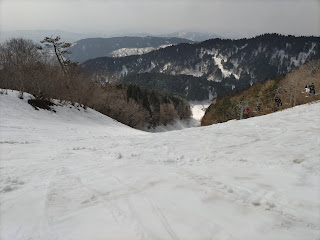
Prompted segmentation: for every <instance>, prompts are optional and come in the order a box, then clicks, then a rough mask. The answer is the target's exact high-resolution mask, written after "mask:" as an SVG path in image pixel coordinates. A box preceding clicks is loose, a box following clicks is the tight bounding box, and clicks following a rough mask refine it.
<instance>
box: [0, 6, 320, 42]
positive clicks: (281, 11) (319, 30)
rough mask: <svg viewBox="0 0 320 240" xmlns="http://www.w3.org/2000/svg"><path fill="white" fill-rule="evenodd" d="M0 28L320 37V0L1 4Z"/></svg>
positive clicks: (84, 31) (82, 31) (83, 31)
mask: <svg viewBox="0 0 320 240" xmlns="http://www.w3.org/2000/svg"><path fill="white" fill-rule="evenodd" d="M0 20H1V21H0V30H2V31H4V30H35V29H61V30H66V31H73V32H81V33H87V32H104V33H112V32H148V33H152V34H156V33H169V32H174V31H181V30H193V31H198V32H212V33H220V34H232V33H236V34H240V35H242V36H246V35H248V36H249V35H250V36H252V35H256V34H261V33H266V32H277V33H282V34H294V35H317V36H319V35H320V0H0Z"/></svg>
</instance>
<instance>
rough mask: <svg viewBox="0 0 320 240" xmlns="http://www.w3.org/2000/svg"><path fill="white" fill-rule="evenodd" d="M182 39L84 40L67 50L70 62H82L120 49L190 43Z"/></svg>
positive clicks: (130, 38) (110, 54)
mask: <svg viewBox="0 0 320 240" xmlns="http://www.w3.org/2000/svg"><path fill="white" fill-rule="evenodd" d="M191 42H192V41H190V40H187V39H182V38H168V37H150V36H149V37H113V38H86V39H82V40H79V41H77V42H76V43H75V44H74V45H73V46H72V47H70V48H69V49H68V51H70V52H71V55H70V60H71V61H74V62H84V61H86V60H88V59H92V58H97V57H104V56H109V57H111V56H113V54H112V52H114V51H116V50H119V49H122V48H147V47H153V48H156V47H160V46H162V45H170V44H179V43H191Z"/></svg>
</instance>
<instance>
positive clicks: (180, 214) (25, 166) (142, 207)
mask: <svg viewBox="0 0 320 240" xmlns="http://www.w3.org/2000/svg"><path fill="white" fill-rule="evenodd" d="M26 101H27V99H24V100H20V99H18V98H17V96H16V93H10V94H9V96H7V95H0V111H1V112H0V114H1V115H0V116H1V117H0V121H1V122H0V133H1V134H0V153H1V160H0V171H1V174H0V194H1V197H0V239H1V240H7V239H8V240H9V239H10V240H12V239H48V240H50V239H69V240H71V239H77V240H81V239H93V240H94V239H216V240H219V239H246V240H248V239H249V240H250V239H266V240H270V239H281V240H282V239H290V240H291V239H317V238H318V237H319V235H320V227H319V221H320V211H319V210H320V192H319V189H320V174H319V173H320V162H319V159H320V150H319V144H320V128H319V126H318V123H319V122H320V103H316V104H310V105H304V106H299V107H296V108H294V109H290V110H286V111H283V112H277V113H275V114H271V115H267V116H263V117H256V118H251V119H248V120H243V121H231V122H227V123H223V124H217V125H214V126H209V127H200V128H191V129H185V130H181V131H173V132H166V133H145V132H142V131H138V130H134V129H131V128H129V127H127V126H124V125H122V124H120V123H118V122H116V121H114V120H112V119H110V118H108V117H106V116H104V115H102V114H99V113H97V112H95V111H93V110H91V109H87V110H85V111H84V110H83V109H79V110H78V109H77V108H75V107H72V106H69V107H59V106H57V107H55V109H56V111H57V113H53V112H48V111H45V110H39V111H35V110H34V109H33V108H32V107H31V106H30V105H28V104H27V103H26ZM70 107H71V108H70Z"/></svg>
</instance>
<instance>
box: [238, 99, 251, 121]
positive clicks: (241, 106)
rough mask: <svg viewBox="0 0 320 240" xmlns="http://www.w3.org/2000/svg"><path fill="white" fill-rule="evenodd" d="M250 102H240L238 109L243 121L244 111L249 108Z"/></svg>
mask: <svg viewBox="0 0 320 240" xmlns="http://www.w3.org/2000/svg"><path fill="white" fill-rule="evenodd" d="M248 103H249V102H248V101H238V107H239V108H240V120H242V119H243V110H244V109H245V108H247V107H248Z"/></svg>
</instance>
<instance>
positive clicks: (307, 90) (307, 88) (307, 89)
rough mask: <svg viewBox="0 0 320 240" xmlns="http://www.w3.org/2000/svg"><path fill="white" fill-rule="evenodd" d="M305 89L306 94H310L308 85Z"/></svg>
mask: <svg viewBox="0 0 320 240" xmlns="http://www.w3.org/2000/svg"><path fill="white" fill-rule="evenodd" d="M304 88H305V90H306V93H310V88H309V85H308V83H307V85H306V86H305V87H304Z"/></svg>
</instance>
